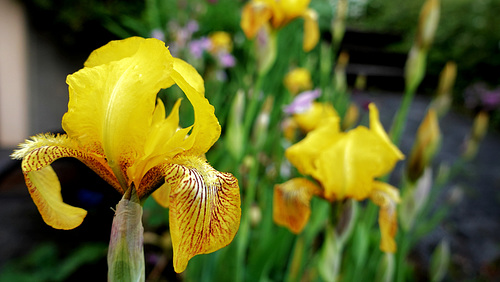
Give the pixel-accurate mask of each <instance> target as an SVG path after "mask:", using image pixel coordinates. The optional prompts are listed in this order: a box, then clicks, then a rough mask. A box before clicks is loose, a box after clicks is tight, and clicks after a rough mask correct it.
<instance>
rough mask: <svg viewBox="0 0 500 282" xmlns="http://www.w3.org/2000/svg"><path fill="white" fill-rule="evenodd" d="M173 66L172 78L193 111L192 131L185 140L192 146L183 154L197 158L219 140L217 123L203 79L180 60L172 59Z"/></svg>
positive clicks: (219, 130) (219, 129)
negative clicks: (206, 94)
mask: <svg viewBox="0 0 500 282" xmlns="http://www.w3.org/2000/svg"><path fill="white" fill-rule="evenodd" d="M173 66H174V67H173V72H172V78H173V80H174V81H175V83H176V84H177V85H178V86H179V87H180V88H181V89H182V91H183V92H184V94H186V96H187V98H188V99H189V102H191V104H192V105H193V109H194V124H193V130H192V132H191V134H190V135H189V137H188V138H187V140H189V141H190V142H192V146H191V148H190V149H189V150H188V151H186V152H185V153H184V154H185V155H194V156H199V155H202V154H204V153H206V152H207V151H208V149H210V147H212V145H213V144H214V143H215V141H217V139H219V136H220V132H221V128H220V125H219V121H218V120H217V117H216V116H215V113H214V112H215V109H214V107H213V106H212V105H210V103H209V102H208V100H207V99H206V98H205V96H204V93H205V88H204V85H203V79H202V78H201V76H200V74H199V73H198V72H197V71H196V69H195V68H193V67H192V66H191V65H189V64H188V63H186V62H184V61H182V60H180V59H174V65H173ZM186 142H188V141H186Z"/></svg>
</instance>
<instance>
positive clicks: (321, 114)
mask: <svg viewBox="0 0 500 282" xmlns="http://www.w3.org/2000/svg"><path fill="white" fill-rule="evenodd" d="M331 117H334V118H337V119H338V114H337V111H335V109H334V108H333V106H332V105H331V104H327V103H319V102H313V103H312V106H311V107H310V108H309V110H307V111H305V112H303V113H298V114H294V115H293V118H294V120H295V122H297V124H298V125H299V127H300V128H301V129H302V131H304V132H309V131H311V130H314V129H316V128H317V127H318V126H320V125H321V124H323V122H324V121H325V120H326V119H329V118H331Z"/></svg>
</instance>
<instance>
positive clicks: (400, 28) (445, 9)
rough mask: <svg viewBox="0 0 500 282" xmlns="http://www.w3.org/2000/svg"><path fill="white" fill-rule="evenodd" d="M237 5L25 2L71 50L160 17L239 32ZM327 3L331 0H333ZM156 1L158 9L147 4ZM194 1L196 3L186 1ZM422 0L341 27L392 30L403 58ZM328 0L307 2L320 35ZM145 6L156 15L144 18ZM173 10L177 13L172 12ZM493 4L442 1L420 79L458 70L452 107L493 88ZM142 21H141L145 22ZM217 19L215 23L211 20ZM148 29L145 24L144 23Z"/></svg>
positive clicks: (354, 13) (354, 7)
mask: <svg viewBox="0 0 500 282" xmlns="http://www.w3.org/2000/svg"><path fill="white" fill-rule="evenodd" d="M244 2H245V1H241V0H240V1H230V0H221V1H217V5H196V4H195V5H191V4H189V3H188V1H175V0H167V1H162V2H157V1H151V0H146V1H137V0H126V1H114V0H104V1H92V0H70V1H62V0H26V1H23V3H24V4H25V5H26V7H27V11H28V13H29V19H30V20H31V21H32V22H33V23H34V26H35V27H37V28H39V29H45V30H50V31H51V35H52V36H53V37H54V39H55V40H56V41H58V42H59V43H60V44H62V45H63V46H69V47H72V49H71V50H72V51H71V52H73V53H74V52H78V50H82V51H81V52H82V53H84V54H87V53H88V50H93V49H95V48H96V47H98V46H101V45H102V43H105V42H107V41H109V39H110V38H113V37H116V36H119V37H125V36H126V35H130V34H134V35H142V36H150V34H149V33H150V31H151V30H152V29H155V28H159V27H161V26H162V24H163V23H165V22H166V21H167V19H168V18H174V17H175V18H177V19H178V20H179V21H180V22H181V23H182V22H187V21H188V20H189V15H191V16H192V15H197V20H198V22H199V26H200V29H199V31H198V32H197V33H198V34H206V33H208V32H209V31H213V30H225V31H227V32H230V33H236V32H239V31H240V27H239V19H240V15H239V13H237V12H235V11H239V8H240V7H241V6H242V4H243V3H244ZM334 2H335V1H334ZM156 3H160V4H161V6H159V7H151V6H152V5H155V4H156ZM194 3H197V2H194ZM422 3H423V1H422V0H408V1H403V2H398V1H384V0H351V1H349V15H348V18H347V27H348V28H353V29H361V30H366V31H377V32H383V33H393V34H398V35H401V36H402V41H401V42H398V43H397V44H394V45H392V46H390V47H389V48H390V50H392V51H394V52H400V53H406V52H407V51H408V50H409V48H410V46H411V44H412V42H413V39H414V37H415V32H416V25H415V22H417V21H418V14H419V11H420V7H421V5H422ZM330 5H331V4H330V1H328V0H318V1H312V3H311V7H312V8H314V9H315V10H316V11H318V13H319V23H320V28H321V29H322V30H323V31H327V30H329V28H330V22H331V19H332V17H333V12H332V9H331V8H329V6H330ZM152 8H156V9H159V10H161V11H162V13H158V15H159V16H157V15H151V13H150V11H151V10H152ZM179 11H181V12H179ZM499 14H500V0H481V1H468V0H443V1H441V20H440V23H439V28H438V30H437V34H436V38H435V41H434V43H433V47H432V51H431V52H430V53H429V58H428V74H429V75H430V76H438V74H439V72H440V70H441V68H442V66H443V65H444V64H445V63H446V62H447V61H449V60H452V61H455V62H456V63H457V65H458V77H457V82H456V89H458V90H459V91H457V92H456V97H455V102H456V103H460V102H464V98H463V96H462V95H461V93H462V91H461V90H464V89H465V88H467V87H468V86H470V85H471V84H473V83H475V82H485V83H487V84H489V85H491V86H496V85H498V84H500V78H499V77H498V75H497V73H498V67H497V66H498V65H499V64H500V18H499V17H498V15H499ZM146 19H147V20H146ZM214 19H217V20H214ZM148 25H152V26H148Z"/></svg>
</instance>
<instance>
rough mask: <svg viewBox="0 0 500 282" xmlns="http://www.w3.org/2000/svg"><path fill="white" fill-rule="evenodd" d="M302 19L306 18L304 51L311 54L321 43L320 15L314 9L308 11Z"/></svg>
mask: <svg viewBox="0 0 500 282" xmlns="http://www.w3.org/2000/svg"><path fill="white" fill-rule="evenodd" d="M302 17H303V18H304V39H303V41H302V49H304V51H306V52H309V51H311V50H312V49H313V48H314V47H315V46H316V44H318V41H319V26H318V13H316V11H314V10H312V9H308V10H307V11H306V12H305V13H304V14H303V15H302Z"/></svg>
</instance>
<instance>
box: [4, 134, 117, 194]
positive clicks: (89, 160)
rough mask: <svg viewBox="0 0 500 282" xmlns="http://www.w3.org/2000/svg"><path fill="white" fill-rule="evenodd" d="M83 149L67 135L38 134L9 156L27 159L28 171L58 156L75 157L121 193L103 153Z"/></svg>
mask: <svg viewBox="0 0 500 282" xmlns="http://www.w3.org/2000/svg"><path fill="white" fill-rule="evenodd" d="M85 149H86V148H85ZM85 149H84V148H81V147H80V145H79V144H78V143H77V142H75V141H74V140H72V139H71V138H68V136H67V135H53V134H39V135H36V136H33V137H31V139H30V140H26V141H25V142H24V143H21V144H19V149H17V150H15V151H14V152H13V153H12V155H11V157H12V158H13V159H18V160H21V159H23V161H24V159H27V160H26V162H28V163H32V165H30V171H31V170H37V169H40V168H42V167H44V166H46V165H50V164H51V163H52V162H54V161H55V160H57V159H60V158H65V157H71V158H76V159H78V160H79V161H81V162H82V163H84V164H85V165H86V166H88V167H89V168H90V169H92V170H93V171H94V172H95V173H97V174H98V175H99V176H100V177H101V178H102V179H104V180H105V181H106V182H108V183H109V185H111V186H112V187H113V188H115V189H116V190H117V191H118V192H119V193H121V194H123V193H124V191H123V190H122V188H121V186H120V184H119V183H118V180H117V179H116V177H115V175H114V174H113V172H112V171H111V168H110V167H109V166H108V164H107V163H106V159H105V157H104V155H100V154H99V152H96V151H85Z"/></svg>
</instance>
